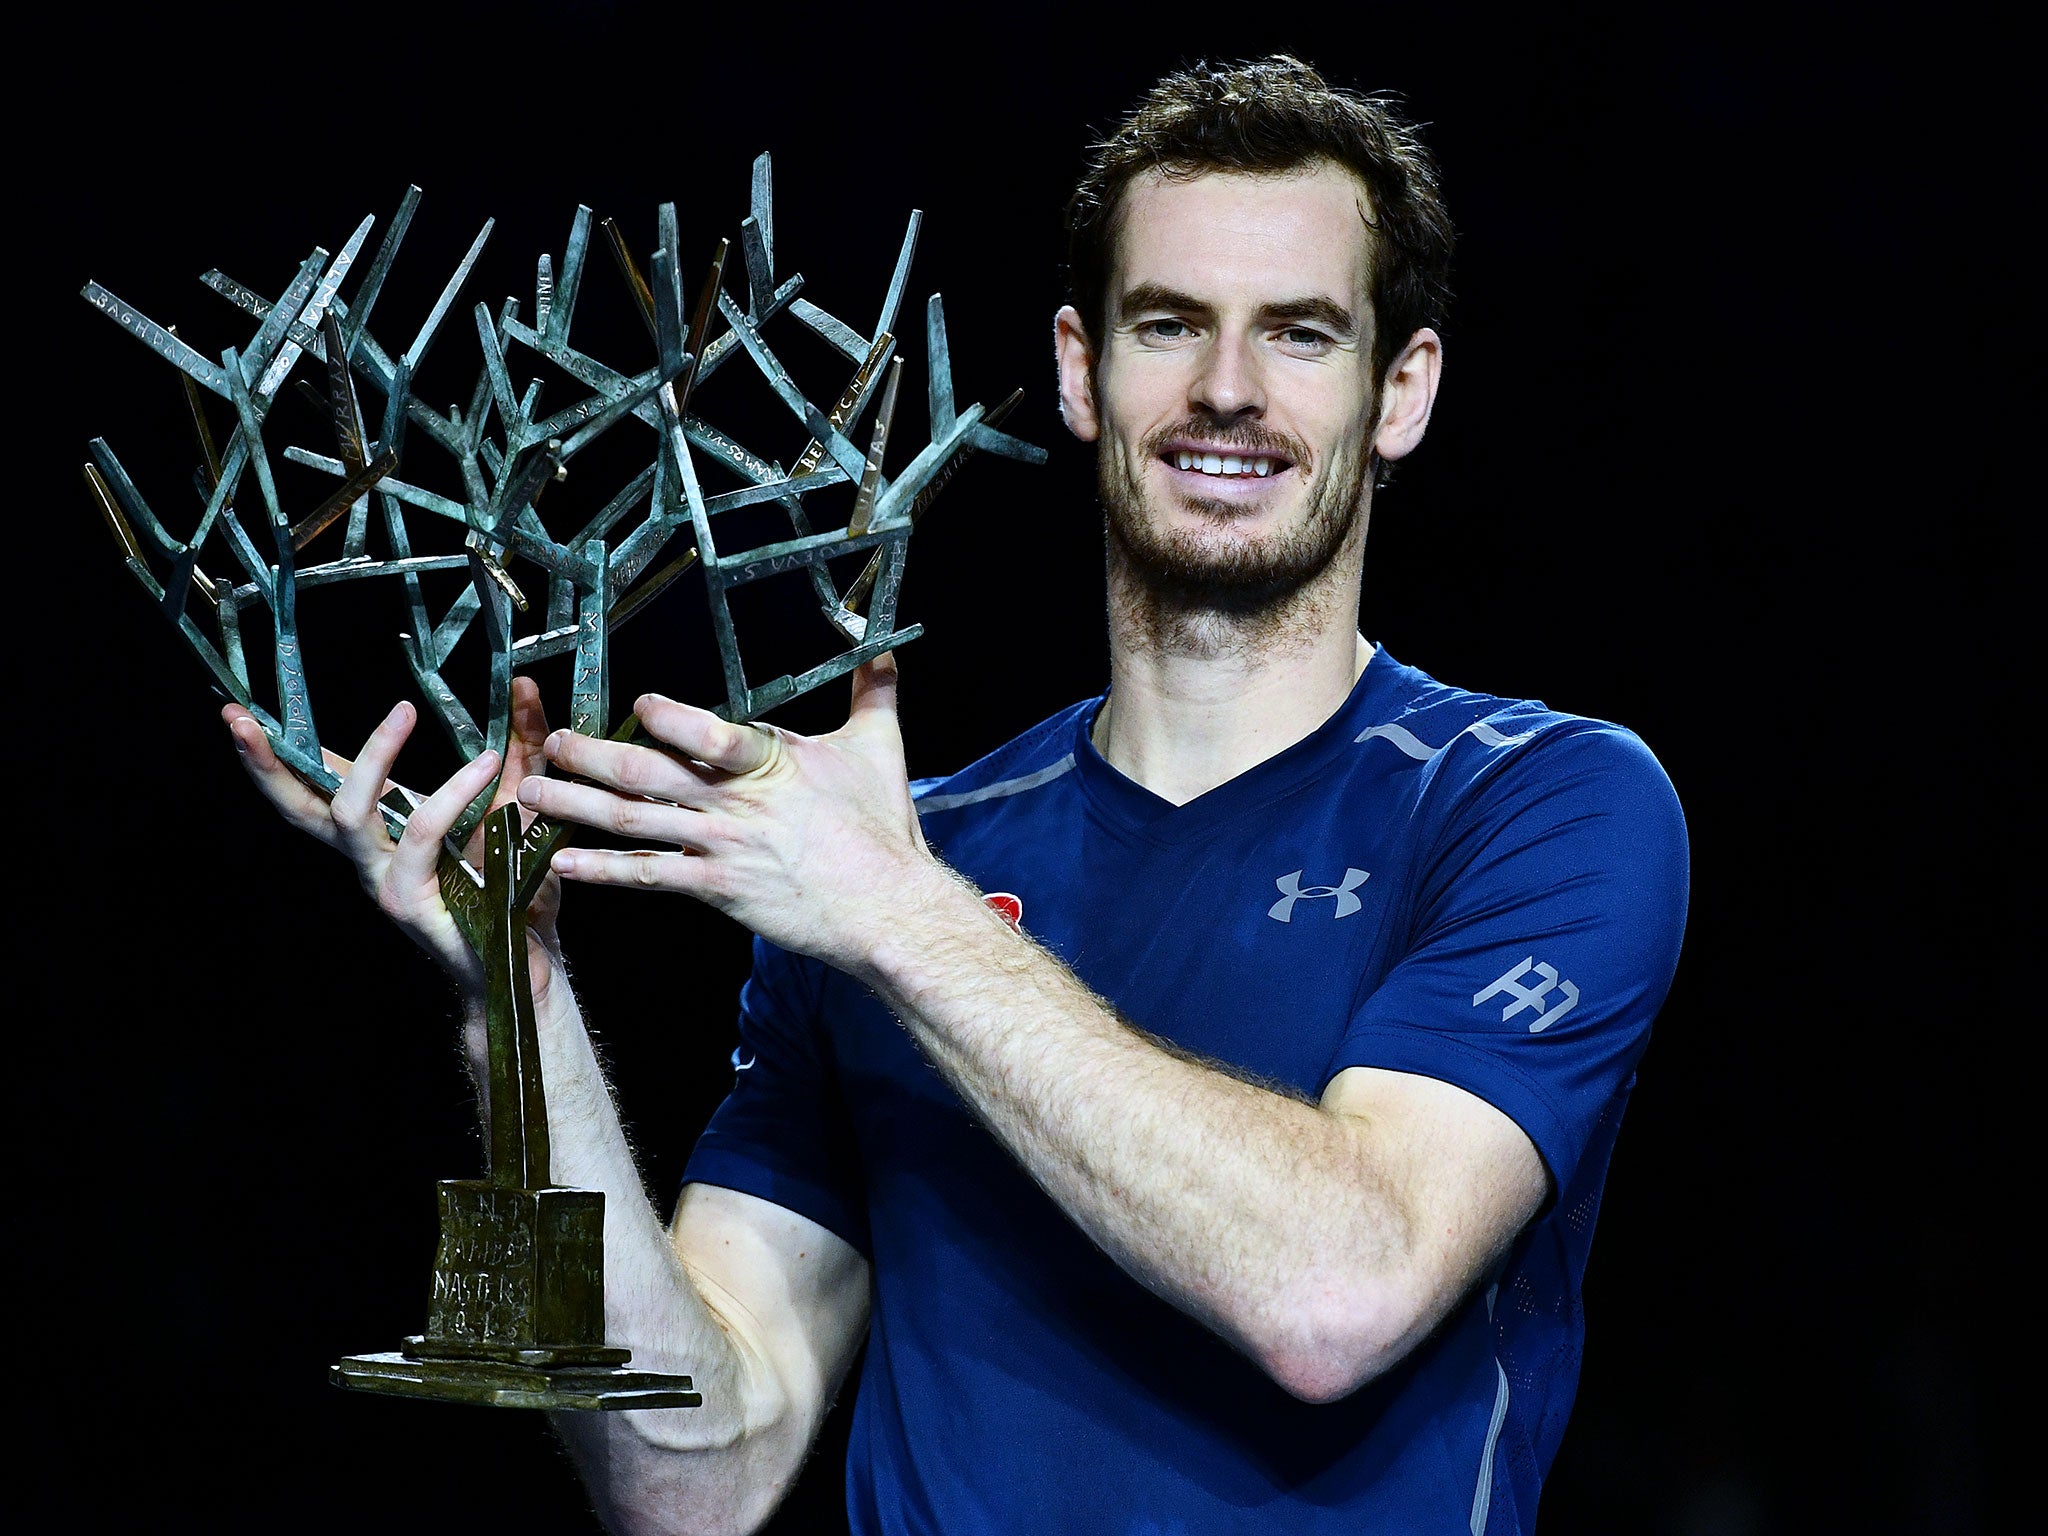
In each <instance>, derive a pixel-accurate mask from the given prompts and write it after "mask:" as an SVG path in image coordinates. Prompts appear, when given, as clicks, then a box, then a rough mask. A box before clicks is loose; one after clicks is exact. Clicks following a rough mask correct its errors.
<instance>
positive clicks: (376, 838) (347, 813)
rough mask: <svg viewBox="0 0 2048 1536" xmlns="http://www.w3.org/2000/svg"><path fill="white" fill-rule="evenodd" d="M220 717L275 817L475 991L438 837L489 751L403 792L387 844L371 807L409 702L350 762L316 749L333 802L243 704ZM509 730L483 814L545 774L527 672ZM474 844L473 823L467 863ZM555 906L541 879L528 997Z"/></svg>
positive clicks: (536, 702)
mask: <svg viewBox="0 0 2048 1536" xmlns="http://www.w3.org/2000/svg"><path fill="white" fill-rule="evenodd" d="M221 718H222V719H223V720H225V721H226V722H227V727H228V732H229V734H230V735H231V736H233V737H234V742H235V750H236V751H237V752H238V753H240V754H241V758H242V766H243V767H244V768H246V769H247V770H248V772H249V777H250V778H251V779H252V780H254V781H255V784H256V788H257V789H258V790H259V791H260V792H261V793H262V795H263V797H264V799H266V800H268V801H269V802H270V803H271V804H272V805H273V806H274V807H276V809H277V812H278V814H279V815H281V816H283V817H284V819H285V820H286V821H288V822H290V823H291V824H292V825H293V826H295V827H297V828H298V829H299V830H300V831H302V832H304V833H306V834H308V835H309V836H311V837H314V838H317V839H318V840H319V841H320V842H323V843H325V844H326V845H327V846H328V847H330V848H333V849H336V850H337V851H339V852H340V853H341V854H342V855H343V856H344V857H345V858H347V859H348V860H349V862H350V863H352V864H353V865H355V869H356V878H357V879H358V880H360V881H361V882H362V886H363V889H364V890H365V891H367V892H368V893H369V896H370V899H371V900H372V901H374V902H376V903H377V906H378V907H379V909H380V910H382V911H383V912H384V914H385V915H386V916H387V917H389V918H391V920H392V921H393V922H395V923H397V924H398V926H399V928H400V929H401V930H402V931H403V932H404V933H405V934H406V935H407V936H408V937H410V938H411V939H412V940H413V941H414V942H415V943H416V944H418V945H419V946H420V947H421V948H422V949H424V950H425V951H426V952H427V953H428V954H430V955H432V956H433V957H434V958H435V959H436V960H438V961H439V962H440V963H441V965H442V967H443V968H444V969H446V970H447V971H448V972H449V974H450V975H452V976H454V977H455V978H456V980H457V981H459V982H460V983H461V984H462V985H463V987H464V988H465V989H467V990H470V991H472V992H476V993H480V991H481V989H482V986H483V967H482V966H481V965H480V964H479V963H478V961H477V957H476V953H475V951H473V950H472V949H471V948H470V947H469V943H468V941H467V940H465V939H464V938H463V937H462V932H461V930H460V929H459V928H457V927H456V925H455V919H454V917H453V916H452V915H450V913H449V911H448V908H447V906H446V905H445V904H444V903H443V902H442V900H441V886H440V881H439V879H438V877H437V875H436V866H437V865H438V863H439V861H440V857H441V845H442V839H443V838H445V837H446V836H447V835H448V832H449V830H450V828H452V827H453V826H454V825H455V821H456V818H457V817H459V816H460V815H461V814H462V811H463V808H464V807H465V806H467V805H468V804H469V803H470V801H472V800H474V799H475V798H476V797H477V796H478V795H479V794H481V793H483V791H484V788H485V787H486V786H487V785H488V784H489V783H490V782H491V776H492V775H493V774H494V773H496V772H497V770H498V754H497V753H495V752H485V753H483V754H482V755H481V756H479V757H477V758H476V759H474V760H473V761H471V762H469V763H467V764H465V765H464V766H463V767H462V768H460V769H458V770H457V771H456V773H455V774H454V775H453V776H452V777H451V778H449V780H448V781H447V782H446V783H445V784H443V785H442V786H441V787H440V788H439V789H437V790H435V791H434V793H433V794H431V795H429V796H428V797H427V798H426V799H424V800H420V799H419V797H418V796H416V795H413V793H412V792H411V791H410V790H404V791H402V792H403V793H404V794H406V795H407V796H408V797H409V798H411V799H413V800H414V802H415V806H414V809H413V812H412V814H411V817H410V818H409V819H408V820H407V822H406V825H405V832H404V835H403V836H401V837H399V838H397V839H395V840H394V839H393V837H392V836H391V833H390V831H389V830H388V829H387V828H386V826H385V824H384V817H383V815H382V813H381V812H380V811H379V810H378V809H377V801H378V800H379V799H380V798H381V797H382V796H383V795H385V794H387V793H389V792H390V791H391V790H392V789H394V788H399V786H398V785H396V784H394V783H393V782H392V780H391V777H390V775H391V770H392V767H393V766H394V764H395V763H396V762H397V760H398V754H399V751H400V749H401V748H403V747H404V745H405V743H406V742H407V740H409V739H410V738H411V736H412V731H413V727H414V726H415V725H416V724H418V721H419V712H418V711H417V710H416V709H414V708H413V706H412V705H411V704H408V703H401V704H399V705H398V706H397V707H396V708H394V709H393V710H392V711H391V713H390V714H388V715H386V716H385V717H384V722H383V724H381V725H379V726H378V727H377V729H376V730H374V731H372V732H371V733H370V739H369V740H368V741H366V742H364V743H363V750H362V752H361V754H360V755H359V756H358V757H357V758H356V760H355V761H354V762H353V763H351V762H350V761H349V760H348V759H347V758H345V757H341V756H339V755H337V754H335V753H333V752H329V751H326V750H325V749H324V748H323V749H322V754H321V755H322V756H323V757H324V758H325V759H326V762H327V766H328V767H329V768H331V769H333V770H334V772H336V773H337V774H340V775H341V777H342V786H341V788H340V789H339V790H337V791H336V792H335V794H334V798H333V799H332V800H329V799H327V798H326V797H325V796H324V795H321V794H320V793H318V792H317V791H315V790H313V789H310V788H308V787H307V786H306V784H305V783H304V782H302V781H301V780H300V779H299V777H298V776H297V775H296V774H294V773H293V772H292V771H291V770H290V769H289V768H287V767H286V766H285V765H284V764H283V763H281V762H280V761H278V758H277V754H276V753H274V752H273V751H271V748H270V738H269V737H267V736H266V735H264V733H263V727H262V726H261V725H259V724H257V722H256V720H255V718H254V717H253V716H252V715H250V713H249V712H248V711H247V710H246V709H243V708H242V707H241V706H240V705H238V704H230V705H228V706H226V707H225V708H224V709H222V711H221ZM511 726H512V728H511V731H510V733H509V740H508V742H507V752H506V758H507V761H506V764H505V772H504V774H503V776H502V777H501V778H500V779H499V782H498V787H497V790H496V792H495V794H494V795H493V796H492V801H491V809H492V810H496V809H497V808H498V807H499V806H501V805H504V804H507V803H508V802H510V801H511V800H513V799H514V798H515V797H516V796H517V794H518V793H519V786H520V784H521V783H522V782H524V781H525V780H526V778H527V776H528V775H529V774H541V773H545V772H546V771H547V764H546V762H545V760H544V759H543V758H542V756H541V743H542V742H543V741H544V740H545V739H546V737H547V717H546V715H545V714H544V713H543V712H542V709H541V703H540V690H539V688H537V687H536V686H535V685H534V682H533V680H532V679H531V678H525V677H521V678H514V679H513V682H512V721H511ZM527 819H528V820H529V821H531V819H532V818H531V817H530V816H529V817H528V818H527ZM482 842H483V833H482V829H481V826H479V829H478V831H477V832H476V834H475V835H474V836H473V837H472V838H471V841H470V846H469V848H468V849H467V850H466V852H467V854H468V856H469V858H470V862H472V863H474V864H478V865H481V864H482V862H483V856H482ZM560 905H561V884H560V882H559V881H557V880H555V879H553V878H552V877H550V878H549V879H548V880H547V881H545V882H544V883H543V884H542V886H541V889H540V892H539V894H538V895H536V896H535V898H534V901H533V905H532V906H531V907H530V908H529V909H528V913H527V936H528V962H529V965H530V967H531V971H532V978H533V988H534V994H535V1001H536V1002H538V1001H539V999H540V996H541V994H542V993H543V992H544V991H545V990H546V986H547V982H548V979H549V977H550V976H551V975H552V972H553V962H555V961H557V960H559V958H560V947H559V942H558V940H557V938H556V936H555V920H556V916H557V914H558V911H559V909H560Z"/></svg>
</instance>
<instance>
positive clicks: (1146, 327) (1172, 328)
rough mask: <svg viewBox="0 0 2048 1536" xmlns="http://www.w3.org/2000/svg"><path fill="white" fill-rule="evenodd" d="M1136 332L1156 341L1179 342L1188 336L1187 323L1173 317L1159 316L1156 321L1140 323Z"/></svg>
mask: <svg viewBox="0 0 2048 1536" xmlns="http://www.w3.org/2000/svg"><path fill="white" fill-rule="evenodd" d="M1138 331H1139V334H1140V335H1143V336H1146V337H1148V338H1150V339H1153V340H1156V341H1179V340H1180V339H1181V338H1182V337H1184V336H1187V335H1189V334H1190V329H1189V326H1188V323H1187V321H1185V320H1181V319H1178V318H1176V317H1175V316H1173V315H1161V316H1160V317H1159V318H1158V319H1156V320H1145V321H1141V322H1140V323H1139V326H1138Z"/></svg>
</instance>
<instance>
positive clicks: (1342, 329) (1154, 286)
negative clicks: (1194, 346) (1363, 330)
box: [1117, 283, 1359, 336]
mask: <svg viewBox="0 0 2048 1536" xmlns="http://www.w3.org/2000/svg"><path fill="white" fill-rule="evenodd" d="M1147 310H1167V311H1170V312H1172V313H1174V314H1181V315H1210V314H1213V313H1215V310H1214V308H1213V306H1211V305H1209V304H1206V303H1204V302H1203V301H1202V300H1200V299H1198V298H1195V297H1194V296H1193V295H1192V294H1187V293H1182V292H1181V291H1180V290H1179V289H1177V288H1168V287H1166V286H1165V285H1164V284H1161V283H1139V284H1138V285H1137V286H1136V287H1134V288H1129V289H1126V290H1125V291H1124V293H1123V295H1122V296H1121V297H1120V298H1119V299H1118V300H1117V314H1118V315H1119V316H1123V315H1129V314H1134V313H1143V312H1145V311H1147ZM1259 316H1260V318H1261V319H1264V320H1313V321H1315V322H1316V323H1317V324H1318V325H1323V326H1327V327H1329V329H1331V330H1333V331H1335V332H1337V333H1338V334H1339V335H1342V336H1355V335H1357V334H1358V330H1359V327H1358V317H1357V316H1356V315H1354V314H1352V312H1351V311H1350V310H1348V309H1346V308H1345V307H1344V306H1343V305H1342V304H1339V303H1338V302H1337V301H1336V300H1334V299H1327V298H1323V297H1321V296H1320V295H1318V296H1316V297H1313V298H1300V299H1280V300H1277V301H1275V302H1274V303H1271V304H1262V305H1260V306H1259Z"/></svg>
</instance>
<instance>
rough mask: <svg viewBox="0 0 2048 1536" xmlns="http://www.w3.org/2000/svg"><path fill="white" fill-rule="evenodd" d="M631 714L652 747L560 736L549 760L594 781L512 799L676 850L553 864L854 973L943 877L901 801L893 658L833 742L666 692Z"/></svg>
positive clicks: (585, 851) (592, 853)
mask: <svg viewBox="0 0 2048 1536" xmlns="http://www.w3.org/2000/svg"><path fill="white" fill-rule="evenodd" d="M634 708H635V712H636V713H637V714H638V715H639V717H640V723H641V725H642V726H643V727H645V728H646V731H647V733H648V735H650V736H652V737H653V738H654V739H655V740H656V741H657V742H660V743H661V744H662V745H661V747H649V746H633V745H627V744H624V743H620V742H611V741H597V740H593V739H592V738H590V737H587V736H578V735H575V734H574V733H572V732H569V731H557V732H555V734H554V735H552V736H550V737H549V738H548V739H547V746H546V752H547V755H548V758H549V760H550V761H551V762H553V763H554V764H556V765H557V766H558V767H559V768H561V769H563V770H564V771H565V772H568V773H572V774H575V775H577V776H578V777H579V778H582V779H585V780H588V781H590V782H587V783H581V784H572V783H567V782H565V781H563V780H561V779H558V778H555V779H541V778H529V779H527V780H525V781H524V782H523V783H522V784H521V786H520V789H519V798H520V800H521V802H522V803H523V804H525V805H526V806H528V807H530V808H531V809H534V810H537V811H539V812H541V813H543V814H545V815H548V816H553V817H559V818H562V819H564V820H568V821H576V822H581V823H582V824H584V825H585V826H589V827H595V828H598V829H600V830H602V831H607V832H616V833H620V834H622V835H624V836H626V837H629V838H632V839H635V840H641V839H645V840H647V841H649V842H655V843H663V844H667V845H669V846H670V847H673V848H674V849H676V850H678V851H676V852H667V851H661V850H654V849H646V850H640V851H636V852H630V853H612V852H606V851H604V850H601V849H595V848H576V849H564V850H563V851H561V852H559V853H557V854H556V855H555V859H554V868H555V871H556V873H558V874H560V875H561V876H562V877H563V878H565V879H569V880H581V881H587V882H589V883H591V884H593V885H624V886H639V887H642V888H646V889H652V890H663V891H679V892H681V893H683V894H684V895H688V896H695V897H696V898H698V899H699V900H700V901H704V902H708V903H709V904H710V905H712V906H714V907H717V908H718V909H719V910H720V911H722V912H725V913H727V914H729V915H730V916H732V917H734V918H736V919H738V920H739V921H740V922H741V923H743V924H745V925H746V926H747V927H748V928H750V929H752V930H753V931H754V932H755V933H757V934H760V935H761V936H762V937H763V938H765V939H768V940H770V941H771V942H773V943H776V944H780V945H782V946H783V947H784V948H786V949H792V950H796V951H798V952H800V953H803V954H808V955H814V956H816V957H817V958H819V959H821V960H824V961H825V962H826V963H828V964H831V965H836V966H838V967H839V968H840V969H842V970H846V971H850V972H853V973H855V974H859V972H860V969H861V965H862V961H863V959H864V958H865V957H866V955H867V953H868V952H869V948H870V946H871V944H872V942H873V939H874V937H875V936H876V934H877V933H878V932H879V931H880V930H881V928H882V927H883V919H884V917H885V915H886V914H889V913H891V912H892V911H895V910H897V909H898V908H899V907H900V905H901V904H902V903H903V902H906V901H910V900H915V899H916V897H915V892H916V891H917V890H918V889H919V887H920V882H923V881H926V880H929V879H930V878H931V877H932V876H933V875H935V874H938V873H940V868H939V865H938V863H937V861H936V860H934V859H933V858H932V857H931V855H930V854H929V853H928V852H927V851H926V849H925V844H924V837H923V834H922V833H921V832H920V831H919V829H918V824H917V812H916V810H915V808H914V807H913V806H912V804H911V800H910V783H909V778H908V776H907V775H906V773H905V771H904V766H903V737H902V733H901V732H900V731H899V730H898V729H897V724H896V663H895V660H894V658H893V657H888V656H884V657H881V658H879V659H877V660H875V661H872V662H870V663H868V664H867V665H866V666H864V667H862V668H861V669H860V670H859V671H857V672H855V673H854V675H853V707H852V710H851V712H850V713H849V714H848V716H847V721H846V724H845V725H844V726H842V727H841V728H840V729H839V730H837V731H834V732H833V733H832V734H831V735H829V736H816V737H812V736H799V735H797V734H796V733H795V732H792V731H783V730H778V729H776V728H774V727H772V726H752V725H732V724H729V723H727V722H726V721H724V720H721V719H719V718H718V717H717V716H716V715H714V714H712V713H710V712H709V711H708V710H702V709H696V708H693V707H691V706H690V705H687V704H678V703H676V702H675V701H674V700H672V699H666V698H663V697H661V696H660V695H659V694H645V695H643V696H642V697H641V698H640V699H639V700H638V702H637V703H636V704H635V706H634Z"/></svg>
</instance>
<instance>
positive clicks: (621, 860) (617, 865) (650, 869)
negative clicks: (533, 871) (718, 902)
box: [553, 848, 710, 899]
mask: <svg viewBox="0 0 2048 1536" xmlns="http://www.w3.org/2000/svg"><path fill="white" fill-rule="evenodd" d="M553 868H554V871H555V873H556V874H558V875H560V876H561V877H562V878H563V879H564V880H576V881H580V882H581V883H583V884H585V885H624V886H631V887H634V888H635V889H637V890H643V891H673V892H675V893H677V894H678V895H682V896H696V897H698V898H700V899H708V897H709V894H710V892H709V887H708V882H707V873H708V861H706V860H704V859H701V858H699V857H698V856H697V855H696V854H694V853H654V852H646V851H641V852H633V853H613V852H610V851H608V850H605V849H601V848H565V849H563V850H562V851H561V852H560V853H558V854H556V855H555V857H554V864H553Z"/></svg>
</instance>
